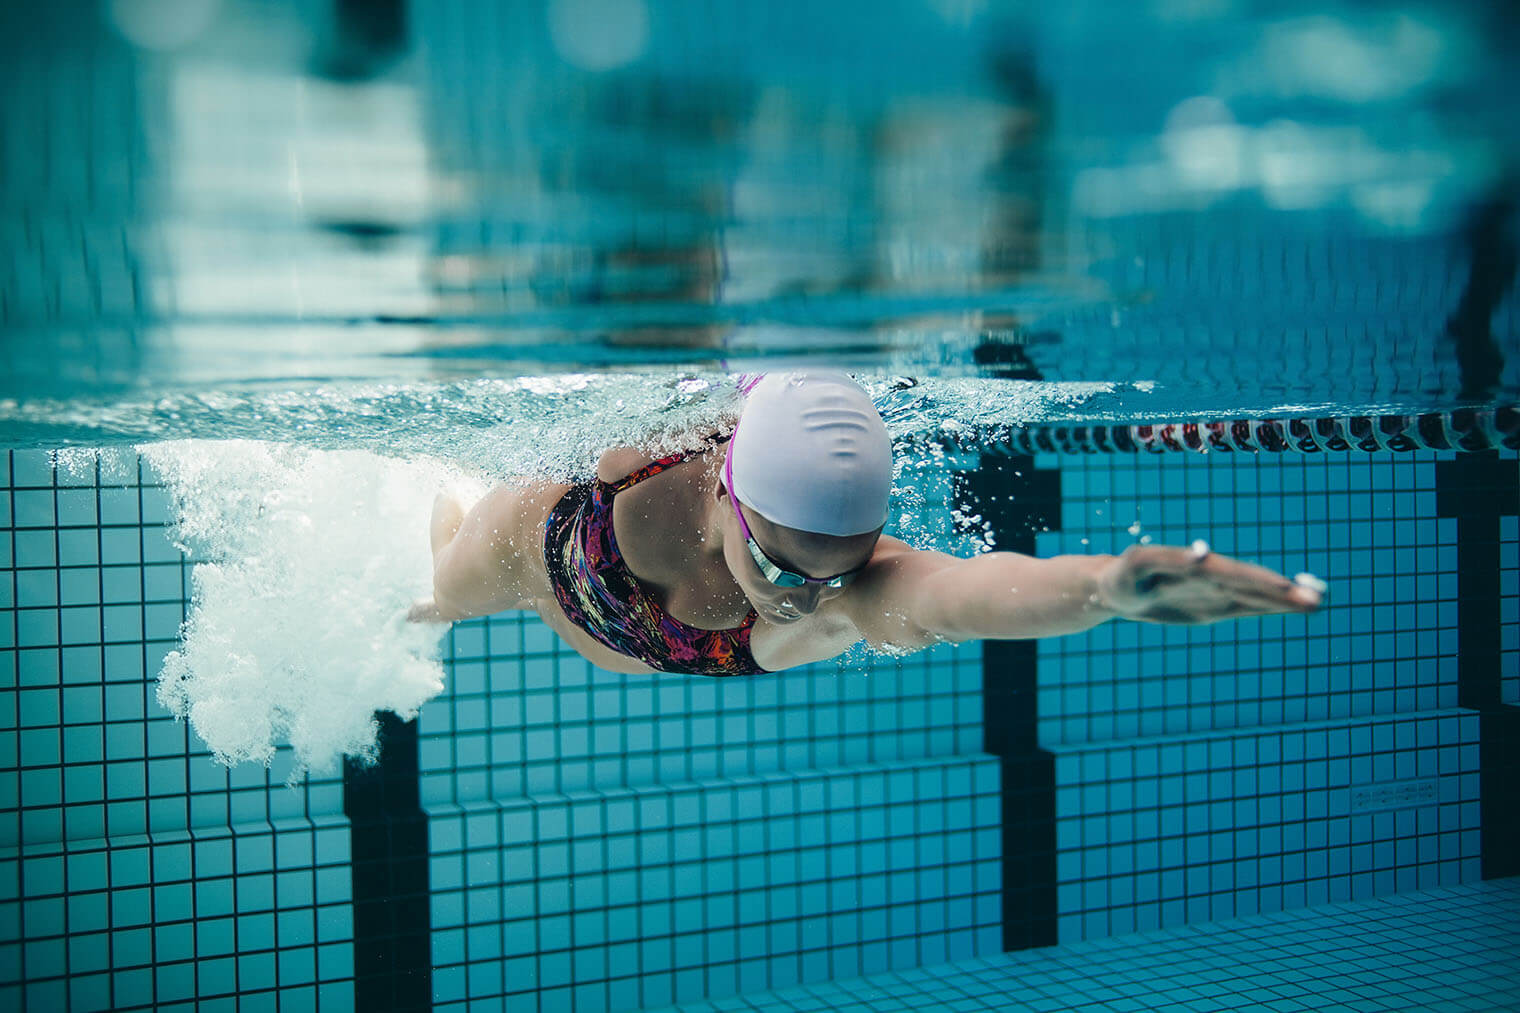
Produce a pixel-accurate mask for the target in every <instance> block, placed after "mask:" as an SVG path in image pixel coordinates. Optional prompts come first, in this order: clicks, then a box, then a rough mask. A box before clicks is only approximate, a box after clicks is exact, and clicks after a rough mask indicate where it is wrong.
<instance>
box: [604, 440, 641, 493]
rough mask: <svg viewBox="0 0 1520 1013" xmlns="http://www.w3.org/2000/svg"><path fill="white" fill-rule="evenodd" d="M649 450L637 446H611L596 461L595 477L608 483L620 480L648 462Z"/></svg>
mask: <svg viewBox="0 0 1520 1013" xmlns="http://www.w3.org/2000/svg"><path fill="white" fill-rule="evenodd" d="M651 460H652V458H651V457H650V456H649V452H648V451H645V450H640V449H639V448H638V447H613V448H612V449H611V450H608V451H604V452H603V453H602V456H601V457H600V458H598V459H597V462H596V477H597V478H599V479H601V480H602V481H603V482H607V483H609V484H611V483H613V482H620V481H622V480H623V479H624V478H627V477H628V476H629V475H631V474H633V473H634V472H635V471H638V470H639V469H640V468H642V467H644V465H646V464H648V463H649V462H650V461H651Z"/></svg>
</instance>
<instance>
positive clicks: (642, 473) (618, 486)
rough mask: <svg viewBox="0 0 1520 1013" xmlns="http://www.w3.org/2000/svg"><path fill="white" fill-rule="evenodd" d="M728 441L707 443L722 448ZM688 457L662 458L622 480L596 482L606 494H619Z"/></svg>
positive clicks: (716, 438) (717, 439)
mask: <svg viewBox="0 0 1520 1013" xmlns="http://www.w3.org/2000/svg"><path fill="white" fill-rule="evenodd" d="M728 439H729V438H728V436H727V435H724V436H714V437H712V438H711V439H710V440H708V442H709V443H711V444H712V445H713V446H722V445H723V444H725V443H727V442H728ZM690 456H691V455H690V454H679V453H678V454H671V455H670V456H669V457H662V458H660V459H659V460H658V461H650V462H649V463H648V464H646V465H644V467H642V468H640V469H639V470H638V471H635V472H633V473H631V474H628V475H624V476H623V477H622V478H620V479H618V480H617V481H616V482H602V481H601V480H600V479H598V482H599V483H600V484H601V485H603V486H605V487H606V488H605V490H604V491H606V492H612V493H619V492H622V491H623V490H624V489H626V488H628V487H629V486H631V485H638V484H639V483H640V482H642V481H644V479H646V478H652V477H653V476H655V475H658V474H659V473H660V472H662V471H664V470H665V469H666V468H674V467H675V466H676V465H678V464H680V463H681V462H682V461H684V460H686V459H687V458H688V457H690Z"/></svg>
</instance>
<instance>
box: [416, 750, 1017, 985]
mask: <svg viewBox="0 0 1520 1013" xmlns="http://www.w3.org/2000/svg"><path fill="white" fill-rule="evenodd" d="M997 781H998V779H997V767H996V764H995V762H994V761H993V760H992V759H990V758H985V757H984V758H981V759H971V760H968V759H945V760H921V761H916V762H904V763H896V764H860V765H856V766H854V767H851V768H849V769H847V770H835V771H815V772H809V773H774V774H771V775H768V776H753V777H737V778H724V779H713V780H709V781H705V782H701V783H691V784H679V783H666V784H657V785H647V786H644V787H642V788H621V789H606V790H601V791H596V792H581V793H573V794H569V795H563V796H546V797H534V798H524V799H518V800H514V801H502V802H497V803H479V802H477V803H467V804H464V805H461V806H458V807H452V808H451V809H444V808H435V809H433V810H432V813H431V816H432V819H431V823H430V825H431V832H432V847H431V854H432V856H433V857H432V890H433V931H434V943H433V953H434V999H435V1003H436V1004H437V1008H439V1009H453V1008H464V1007H465V1005H466V1003H470V1002H478V1001H488V1002H489V1003H490V1004H492V1005H493V1008H505V1009H507V1010H519V1009H521V1010H530V1009H531V1010H538V1009H575V1010H577V1011H582V1010H584V1011H592V1013H594V1011H607V1010H628V1009H639V1008H644V1007H648V1006H660V1005H666V1004H669V1003H670V1002H673V1001H683V1000H687V999H693V998H701V997H705V996H722V995H733V994H737V993H739V992H746V991H753V990H756V989H766V988H774V987H778V986H782V985H788V984H795V983H798V982H803V981H821V980H825V979H829V978H837V977H851V976H855V975H859V974H864V973H870V972H871V971H873V970H885V969H889V968H906V967H916V966H919V965H921V964H924V963H934V962H942V961H943V960H947V959H957V957H956V956H955V955H963V956H971V955H974V954H977V953H991V952H995V951H996V949H997V946H998V934H999V931H1000V930H999V926H1000V919H1001V913H1000V909H999V903H998V899H999V894H998V887H999V882H1000V873H999V866H998V856H999V853H1000V844H999V838H998V833H999V832H998V821H999V812H998V796H997Z"/></svg>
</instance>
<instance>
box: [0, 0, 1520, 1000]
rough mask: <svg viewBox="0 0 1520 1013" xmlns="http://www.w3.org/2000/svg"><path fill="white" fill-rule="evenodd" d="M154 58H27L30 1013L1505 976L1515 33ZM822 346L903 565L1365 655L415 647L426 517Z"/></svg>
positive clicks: (620, 1) (692, 413)
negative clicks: (1207, 598) (1286, 595)
mask: <svg viewBox="0 0 1520 1013" xmlns="http://www.w3.org/2000/svg"><path fill="white" fill-rule="evenodd" d="M143 9H144V8H141V7H139V6H137V5H133V4H130V3H121V4H114V5H110V6H108V7H106V8H101V9H99V10H97V8H95V7H94V6H93V5H86V4H83V3H75V4H62V5H57V6H55V7H51V8H49V9H47V10H39V11H7V12H6V13H5V14H4V15H3V17H4V18H5V19H7V29H8V30H7V33H6V34H7V38H8V39H10V40H13V41H12V42H11V43H10V52H9V53H8V60H7V61H6V65H5V66H4V68H3V69H0V75H4V79H5V82H6V90H5V95H6V113H7V114H6V116H5V117H4V120H3V123H0V137H3V138H4V140H5V143H4V145H3V149H0V150H3V154H0V159H3V162H0V164H3V166H4V174H5V178H6V179H7V203H6V205H5V207H6V211H5V213H4V215H3V216H0V217H3V227H4V230H5V231H4V233H3V238H0V243H3V244H4V247H5V249H6V250H7V252H8V253H9V254H10V256H9V257H8V264H7V266H6V268H5V273H4V275H3V280H0V285H3V288H0V319H3V321H4V325H5V328H4V330H5V333H4V339H3V345H0V348H3V353H0V355H3V358H4V364H5V368H4V370H3V371H0V446H3V447H5V448H6V449H5V453H4V454H3V455H0V463H3V466H4V468H5V474H4V478H5V487H6V494H5V499H4V501H3V504H4V505H3V511H4V516H5V517H6V520H7V526H8V531H7V532H6V533H5V536H4V537H0V553H5V559H4V572H3V574H0V578H3V579H0V588H3V590H0V596H8V598H7V600H6V601H4V602H0V604H3V605H4V606H5V615H4V616H0V637H4V638H7V639H6V640H5V641H4V642H3V643H0V665H3V666H4V667H3V668H0V707H3V708H4V714H5V717H4V718H3V719H0V996H3V997H4V998H5V999H6V1000H9V1004H10V1005H11V1006H13V1007H15V1008H23V1009H38V1010H52V1009H105V1008H111V1009H134V1008H137V1009H144V1008H153V1009H160V1008H177V1007H184V1008H218V1007H222V1006H225V1007H229V1008H231V1007H238V1008H242V1007H245V1006H246V1007H248V1008H256V1007H264V1006H267V1007H271V1008H281V1009H311V1008H317V1009H322V1010H337V1009H351V1008H359V1009H366V1010H367V1009H382V1008H422V1007H426V1006H436V1007H439V1008H472V1009H474V1008H480V1009H493V1010H495V1009H503V1008H505V1009H511V1010H519V1009H524V1010H526V1009H532V1010H544V1011H552V1010H571V1009H573V1010H578V1011H580V1010H584V1011H592V1010H608V1011H613V1010H631V1009H652V1008H659V1007H664V1006H668V1005H671V1004H681V1005H682V1006H683V1007H684V1008H688V1009H709V1008H733V1009H772V1008H774V1009H797V1010H802V1009H809V1010H811V1009H846V1008H875V1009H889V1008H905V1007H906V1008H914V1009H928V1008H946V1009H981V1008H1008V1007H1009V1006H1010V1005H1024V1006H1029V1007H1031V1008H1046V1009H1065V1008H1082V1007H1083V1006H1084V1004H1089V1005H1090V1004H1093V1003H1099V1002H1103V1003H1108V1004H1110V1005H1121V1006H1122V1005H1124V1004H1126V1003H1128V1004H1129V1005H1130V1006H1131V1007H1135V1006H1138V1007H1152V1008H1153V1007H1157V1006H1162V1005H1165V1004H1168V1003H1171V1004H1174V1005H1175V1006H1176V1007H1177V1008H1187V1009H1195V1008H1206V1007H1207V1008H1230V1007H1232V1006H1238V1005H1243V1004H1246V1003H1257V1004H1260V1005H1262V1006H1265V1007H1267V1008H1281V1009H1295V1008H1317V1007H1318V1006H1320V1005H1322V1004H1324V1003H1326V1002H1328V1001H1330V1000H1331V999H1332V998H1333V999H1334V1000H1335V1001H1339V1002H1342V1003H1344V1004H1346V1005H1347V1006H1349V1007H1351V1008H1388V1007H1393V1008H1408V1007H1439V1006H1441V1005H1443V1004H1445V1005H1451V1006H1456V1005H1457V1004H1458V1003H1460V1002H1467V1003H1469V1004H1470V1005H1473V1006H1475V1007H1477V1008H1483V1007H1484V1004H1485V1003H1486V1004H1488V1006H1490V1007H1491V1006H1493V1005H1494V1004H1502V1002H1503V1001H1505V999H1504V997H1505V996H1506V995H1512V994H1514V993H1515V990H1516V989H1517V988H1520V982H1517V981H1516V980H1515V971H1514V968H1513V967H1511V966H1508V965H1506V964H1504V963H1503V962H1502V956H1503V954H1504V952H1505V947H1508V948H1509V949H1510V950H1512V949H1513V946H1514V943H1515V940H1516V935H1517V932H1520V898H1517V894H1516V890H1515V882H1516V880H1515V878H1514V877H1515V876H1516V875H1517V874H1520V869H1517V868H1516V865H1515V856H1516V855H1520V828H1517V825H1516V822H1515V817H1514V814H1513V813H1512V812H1511V811H1509V810H1510V809H1511V808H1512V807H1511V806H1509V805H1508V802H1507V800H1509V799H1512V798H1513V797H1514V792H1515V785H1516V780H1515V779H1516V776H1517V775H1516V773H1515V771H1516V770H1517V769H1520V761H1517V759H1516V755H1515V752H1516V749H1517V743H1520V733H1517V729H1516V724H1517V721H1516V718H1515V714H1516V709H1517V708H1520V667H1517V666H1520V552H1517V548H1520V547H1517V544H1516V543H1517V540H1520V531H1517V516H1516V514H1517V512H1520V510H1517V504H1516V500H1517V491H1516V488H1517V463H1516V460H1517V454H1516V446H1515V438H1516V433H1517V431H1520V427H1517V416H1516V415H1515V413H1514V411H1513V408H1512V406H1513V405H1514V404H1515V403H1516V401H1517V396H1516V395H1517V384H1520V377H1517V374H1516V372H1515V368H1516V367H1515V360H1516V355H1515V351H1516V345H1517V340H1520V328H1517V326H1516V318H1515V315H1514V314H1515V310H1514V296H1513V291H1512V286H1513V275H1514V269H1515V259H1516V258H1515V246H1514V242H1515V240H1514V201H1513V189H1512V177H1510V176H1509V175H1507V174H1508V173H1509V172H1510V171H1511V168H1510V167H1511V166H1512V165H1513V164H1514V163H1513V156H1514V151H1515V145H1514V141H1515V138H1514V134H1513V124H1512V123H1511V122H1510V118H1509V117H1508V115H1507V112H1508V109H1509V107H1510V105H1512V101H1511V100H1512V98H1513V96H1514V94H1515V87H1514V85H1515V82H1514V75H1515V73H1516V72H1515V70H1514V67H1513V65H1512V64H1513V61H1506V60H1503V59H1502V55H1503V54H1505V53H1507V52H1508V51H1509V49H1510V48H1511V47H1509V46H1507V45H1506V41H1507V40H1508V41H1513V39H1514V36H1515V34H1516V31H1515V24H1514V22H1513V20H1512V19H1511V18H1510V17H1509V16H1508V15H1504V14H1502V13H1490V12H1487V11H1483V10H1480V9H1479V8H1477V7H1473V8H1466V7H1458V8H1453V9H1449V10H1441V11H1435V10H1429V9H1424V8H1420V9H1416V8H1408V9H1403V10H1399V11H1393V10H1385V9H1381V8H1379V9H1377V10H1372V9H1369V8H1365V7H1362V6H1360V5H1349V4H1348V5H1339V6H1337V7H1335V8H1333V9H1328V10H1327V9H1323V8H1314V9H1311V8H1308V7H1303V8H1301V9H1294V10H1287V9H1284V10H1280V11H1277V12H1274V13H1272V14H1270V15H1268V14H1264V13H1261V12H1252V11H1247V10H1244V9H1242V8H1240V7H1239V5H1235V4H1230V3H1201V2H1189V3H1165V4H1155V5H1149V6H1146V7H1143V8H1136V9H1134V10H1133V11H1130V12H1118V11H1115V10H1112V9H1109V8H1103V9H1101V10H1099V9H1098V8H1096V7H1094V6H1091V5H1084V4H1076V5H1070V6H1069V7H1068V8H1066V9H1065V10H1064V11H1063V12H1061V13H1055V12H1049V11H1043V10H1042V11H1038V12H1035V11H1031V10H1026V9H1021V8H1017V7H1014V6H1005V5H1000V4H995V3H976V2H972V3H952V2H944V0H935V2H927V0H926V2H923V3H907V2H902V3H889V4H880V5H872V6H871V7H870V8H869V9H863V8H861V7H857V6H855V5H842V6H837V7H830V8H829V9H827V10H823V11H819V10H814V9H812V8H811V7H808V6H806V5H802V4H790V3H780V4H767V5H765V6H764V7H763V8H761V7H754V8H747V7H739V6H734V7H732V8H725V9H715V10H709V9H698V8H696V7H690V8H688V7H684V6H680V5H656V4H645V3H642V2H639V0H554V2H549V3H543V4H526V5H497V4H487V3H469V4H463V5H455V6H451V7H449V8H447V9H445V8H443V7H435V6H424V5H413V6H412V7H409V8H406V9H405V10H404V12H403V9H402V7H401V6H399V5H397V6H394V7H391V6H387V5H377V6H375V7H373V8H369V10H370V13H369V14H368V15H367V16H366V15H363V14H356V13H355V10H357V8H350V7H349V6H347V5H342V4H339V5H335V7H334V8H333V10H327V9H326V8H325V7H324V6H320V5H314V4H311V5H308V4H296V3H288V4H286V3H253V2H244V3H232V2H222V3H211V2H206V3H202V4H188V5H186V7H185V12H184V14H183V16H182V17H180V18H179V19H177V20H176V21H175V22H174V24H173V25H172V26H170V27H173V28H174V29H175V31H176V32H178V33H179V34H180V35H181V36H185V37H183V38H180V37H176V36H175V35H174V33H173V32H170V33H169V34H168V35H165V34H164V32H165V25H166V24H167V23H166V22H165V23H160V22H157V21H154V20H153V19H151V18H150V19H146V20H145V19H143V18H141V17H138V16H137V14H138V13H140V12H141V11H142V10H143ZM386 12H391V14H397V13H398V12H402V14H401V16H400V19H399V20H397V19H396V18H394V17H392V16H391V14H387V13H386ZM197 26H200V27H199V28H197ZM403 29H404V30H403ZM155 33H156V34H155ZM23 39H24V40H27V44H26V45H22V44H21V43H20V42H19V41H16V40H23ZM799 362H801V363H817V362H828V363H831V364H836V365H843V366H845V367H847V368H850V369H852V370H854V371H855V372H856V373H857V375H858V376H860V378H861V379H862V381H863V382H864V383H865V384H866V386H867V387H868V389H870V391H871V392H872V394H873V395H874V396H875V397H876V399H877V401H878V404H879V405H880V406H881V407H882V408H883V412H884V414H885V416H886V418H887V420H888V424H889V427H890V429H891V431H892V433H893V435H894V437H895V438H896V439H897V440H898V442H899V446H900V451H901V454H900V459H901V462H902V463H901V469H900V474H899V476H898V481H897V484H896V499H895V507H894V516H893V525H894V529H895V530H897V531H899V532H901V533H902V534H903V535H904V536H905V537H907V538H909V539H910V540H912V541H915V542H916V543H919V544H926V545H928V544H933V545H940V546H944V547H948V548H951V549H955V550H957V551H960V552H963V553H968V552H973V551H977V550H979V549H980V548H984V547H986V546H988V545H989V544H990V545H991V546H993V547H997V548H1007V549H1016V550H1020V551H1028V552H1035V553H1038V554H1041V555H1049V554H1055V553H1061V552H1103V551H1114V550H1117V549H1120V548H1122V547H1123V546H1124V545H1127V544H1129V543H1130V542H1133V541H1137V540H1145V539H1154V540H1155V541H1157V542H1175V543H1184V544H1185V543H1186V542H1187V541H1190V540H1191V539H1192V538H1194V537H1199V536H1204V537H1207V538H1208V539H1209V540H1210V541H1211V543H1212V544H1213V545H1214V546H1215V547H1216V548H1218V549H1219V550H1221V551H1225V552H1230V553H1234V554H1237V555H1240V556H1243V557H1246V558H1250V559H1254V560H1259V561H1261V562H1262V563H1264V564H1265V565H1268V566H1273V567H1276V568H1279V569H1282V570H1285V571H1286V572H1290V573H1291V572H1294V571H1296V570H1309V571H1312V572H1315V573H1318V574H1320V575H1322V576H1324V577H1326V578H1327V579H1328V580H1329V581H1330V584H1331V589H1332V590H1331V598H1330V602H1329V607H1328V608H1326V609H1325V610H1323V611H1322V612H1320V613H1318V614H1316V615H1315V616H1312V617H1309V618H1273V619H1261V620H1249V621H1243V622H1239V623H1236V624H1232V625H1227V626H1217V627H1209V628H1205V629H1195V630H1183V629H1177V628H1159V627H1158V628H1151V627H1140V626H1136V625H1118V624H1110V625H1107V626H1104V627H1100V628H1098V629H1097V630H1094V631H1092V632H1091V633H1088V634H1084V635H1080V636H1075V637H1068V638H1062V639H1059V640H1050V641H1042V642H1039V643H1027V642H1008V643H994V644H987V645H985V646H981V645H977V646H967V647H960V648H954V649H950V648H939V649H935V650H933V651H929V652H926V653H923V654H920V655H914V656H911V657H907V658H901V659H893V658H884V657H878V656H872V655H869V654H867V653H864V652H861V653H857V654H852V655H851V656H850V657H848V658H847V659H846V660H845V661H844V662H842V663H840V664H837V665H836V664H829V665H819V666H811V667H809V668H807V669H802V670H798V671H795V672H788V673H782V674H778V675H774V676H766V677H761V678H755V679H747V680H743V681H733V682H723V683H717V682H712V681H707V680H701V679H695V678H687V677H675V676H666V677H626V676H616V675H612V674H610V673H607V672H603V671H600V670H597V669H595V668H593V667H591V666H589V665H587V664H586V663H585V662H583V661H581V660H580V659H579V658H578V657H577V656H575V655H574V654H572V653H571V652H569V651H568V650H567V649H566V648H565V646H564V644H563V643H562V642H560V641H559V640H557V638H555V637H554V635H553V634H552V633H550V632H549V631H548V630H547V628H545V627H544V626H543V625H542V624H540V623H539V622H537V621H536V620H535V619H533V618H532V617H530V616H526V615H524V614H521V613H505V614H502V615H498V616H493V617H490V618H488V619H483V620H474V621H470V622H467V623H461V624H458V625H457V626H456V627H455V628H454V629H453V630H452V631H451V632H450V633H449V634H448V636H447V637H446V638H445V639H444V641H443V642H442V644H441V646H440V647H439V649H438V651H437V653H436V656H435V655H433V654H431V653H430V652H431V650H432V646H431V644H429V643H426V642H424V640H425V638H419V637H417V636H415V635H414V634H415V632H416V631H408V630H406V629H404V628H403V627H400V626H398V625H396V624H394V623H392V622H391V620H392V619H393V618H394V616H395V612H396V609H397V607H398V603H402V604H404V602H405V601H406V600H408V596H409V595H410V594H412V593H413V591H414V589H413V584H414V583H415V582H416V581H417V580H418V579H419V575H420V576H421V579H424V580H425V568H426V556H425V552H426V548H425V545H423V544H421V542H422V532H423V530H424V524H425V519H426V505H427V503H428V502H429V501H430V500H431V497H432V490H433V489H434V488H435V487H436V486H438V485H439V484H443V483H449V482H480V481H486V480H489V479H491V478H493V477H499V476H502V475H506V474H513V473H520V472H525V471H541V472H552V473H556V474H570V473H584V471H585V469H586V468H588V467H589V466H590V464H591V462H593V461H594V459H595V455H596V454H597V453H598V452H599V451H600V450H601V449H603V448H604V447H605V446H607V445H610V444H611V443H614V442H618V441H621V440H625V439H628V438H629V436H630V435H636V436H639V437H647V438H651V439H654V440H657V441H658V440H660V439H669V438H672V437H673V436H675V435H676V434H678V433H680V432H681V431H683V430H685V429H688V428H690V427H692V426H696V425H701V424H705V423H709V422H712V421H714V420H721V419H722V418H724V417H725V416H726V414H730V413H731V412H732V410H733V404H734V401H733V394H732V380H733V376H734V374H735V373H738V372H741V371H745V370H755V369H768V368H779V367H781V366H783V365H786V364H794V363H799ZM55 451H56V452H57V453H54V452H55ZM1203 451H1207V452H1206V453H1205V452H1203ZM187 619H191V620H192V623H191V625H190V626H189V627H188V628H186V629H185V630H183V631H182V629H181V624H182V623H184V622H185V621H186V620H187ZM175 659H178V660H175ZM166 662H167V664H168V670H169V672H170V673H171V678H170V679H169V680H168V681H167V685H169V686H171V687H176V686H177V687H178V689H177V690H176V689H171V690H170V691H168V692H167V693H166V695H165V696H164V697H163V698H161V697H160V695H159V692H160V689H159V686H160V674H161V672H163V671H164V670H165V666H166ZM434 679H437V680H439V681H440V682H441V683H442V688H441V690H438V689H436V688H435V686H434V683H433V680H434ZM181 680H183V681H181ZM197 703H199V704H201V705H202V710H201V711H200V712H199V713H198V714H196V713H195V712H193V711H191V715H192V716H191V723H190V724H186V723H183V722H179V721H176V719H175V717H174V716H173V714H172V713H171V711H170V709H169V707H170V706H180V707H182V708H184V709H186V710H190V708H192V707H193V706H194V705H195V704H197ZM387 707H391V708H395V709H397V710H400V711H402V712H404V713H413V712H415V713H417V717H416V719H415V720H414V721H402V720H399V719H397V718H396V717H395V715H394V714H393V713H390V712H389V711H386V710H385V708H387ZM377 711H378V712H379V718H378V729H379V737H378V738H376V737H375V734H374V731H375V730H374V728H372V726H371V715H372V714H374V713H376V712H377ZM208 739H209V740H211V741H210V744H209V745H208V741H207V740H208ZM345 751H348V752H351V753H358V754H361V755H363V754H366V753H367V754H370V755H371V756H374V757H378V759H379V761H380V762H379V763H378V765H376V766H373V767H365V766H363V765H362V764H358V763H353V762H348V761H344V760H343V759H342V754H343V753H344V752H345ZM213 752H220V753H221V754H222V755H223V756H224V757H225V758H226V759H230V760H233V761H236V762H234V763H233V765H232V766H230V767H228V766H222V765H218V764H217V762H216V761H215V760H214V759H213V755H212V754H213ZM265 759H267V760H268V761H269V763H270V766H268V767H267V768H266V767H265V766H262V765H261V763H260V762H259V761H261V760H265ZM307 768H310V769H309V770H308V769H307ZM288 779H289V780H291V781H292V783H293V784H294V786H293V787H287V786H286V781H287V780H288ZM1411 925H1414V926H1417V927H1418V926H1441V939H1442V946H1443V947H1444V948H1443V949H1440V950H1439V951H1436V950H1433V949H1430V948H1429V947H1428V939H1422V938H1421V936H1420V934H1419V932H1418V931H1412V930H1411V929H1410V926H1411ZM1136 933H1145V934H1144V935H1136ZM1050 947H1053V948H1050ZM1119 953H1123V954H1124V957H1123V959H1120V958H1118V957H1116V954H1119ZM1267 954H1269V955H1270V956H1264V955H1267ZM1506 990H1508V991H1507V992H1506ZM740 995H742V996H744V997H745V998H743V999H736V998H732V997H735V996H740ZM706 1002H712V1003H713V1004H715V1005H714V1006H707V1005H702V1004H703V1003H706ZM724 1002H727V1005H723V1003H724ZM894 1003H896V1004H899V1005H894ZM1211 1004H1212V1005H1211ZM1378 1004H1381V1005H1378Z"/></svg>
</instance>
